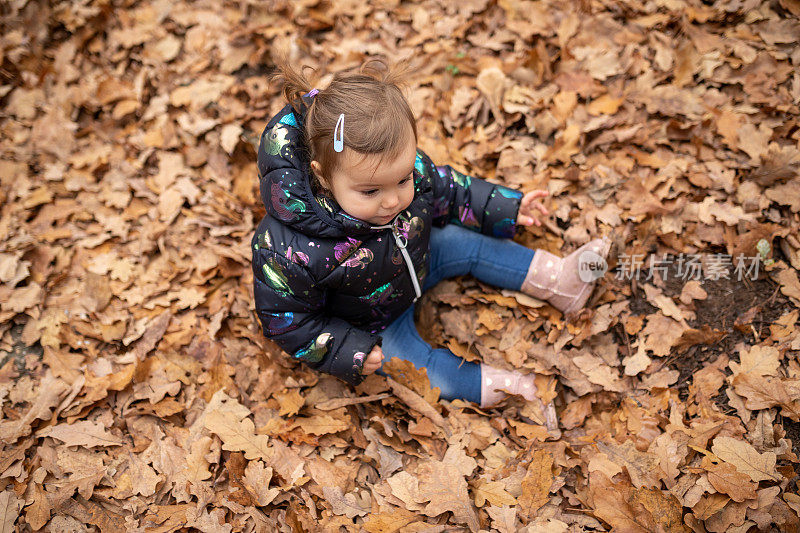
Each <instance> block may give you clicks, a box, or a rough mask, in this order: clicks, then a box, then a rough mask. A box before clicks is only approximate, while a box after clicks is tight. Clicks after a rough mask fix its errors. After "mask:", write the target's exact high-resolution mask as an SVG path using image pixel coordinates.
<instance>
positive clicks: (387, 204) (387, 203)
mask: <svg viewBox="0 0 800 533" xmlns="http://www.w3.org/2000/svg"><path fill="white" fill-rule="evenodd" d="M399 203H400V198H399V197H398V196H397V195H396V194H393V195H391V196H387V197H386V198H385V199H384V202H383V208H384V209H392V208H394V207H397V204H399Z"/></svg>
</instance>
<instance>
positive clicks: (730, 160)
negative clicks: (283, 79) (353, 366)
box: [0, 0, 800, 533]
mask: <svg viewBox="0 0 800 533" xmlns="http://www.w3.org/2000/svg"><path fill="white" fill-rule="evenodd" d="M799 16H800V3H799V2H798V1H797V0H770V1H760V0H717V1H714V2H701V1H699V0H657V1H654V2H637V1H624V2H621V1H616V0H581V1H580V2H577V3H564V2H555V1H554V0H543V1H530V0H523V1H519V2H511V1H509V0H499V1H498V2H489V1H488V0H469V1H463V2H435V1H425V2H420V3H407V2H406V3H400V2H398V1H396V0H387V1H383V2H369V3H367V2H349V1H348V2H318V1H317V0H309V1H304V2H285V1H281V0H278V1H273V2H255V1H249V0H244V1H231V0H228V1H224V2H211V1H208V0H201V1H198V2H194V3H185V2H171V1H168V0H155V1H141V2H138V1H135V0H130V1H126V2H108V1H105V0H80V1H76V2H67V1H60V2H59V1H53V2H42V1H25V0H12V1H10V2H6V4H5V5H4V6H3V9H2V19H1V20H2V25H3V31H2V34H1V35H2V36H1V37H0V43H2V47H1V48H0V51H1V52H0V63H1V64H2V69H0V79H1V80H2V85H0V98H2V103H3V112H2V117H0V121H1V122H2V128H1V129H0V143H1V144H0V147H2V155H1V156H0V356H2V358H0V450H2V451H1V452H0V481H1V482H0V531H39V530H42V531H101V532H116V531H160V532H168V531H180V530H187V529H189V530H199V531H203V532H234V531H235V532H250V531H287V532H288V531H301V530H305V531H320V530H325V531H340V530H346V531H368V532H375V533H377V532H395V531H398V532H421V531H426V532H433V531H455V530H459V531H461V530H469V531H472V532H477V531H479V530H496V531H501V532H512V531H529V532H534V531H535V532H552V533H560V532H566V531H570V532H578V531H604V530H610V529H613V530H615V531H621V532H644V531H670V532H672V531H696V532H731V533H745V532H752V531H798V529H800V518H798V515H799V514H800V497H798V496H797V479H798V476H797V471H796V468H797V463H798V461H799V460H798V453H800V449H799V447H798V444H800V359H799V358H798V353H800V329H798V314H799V313H800V282H799V281H798V270H799V269H800V240H798V228H800V176H799V175H798V168H799V167H800V149H799V147H800V128H798V116H799V115H800V113H798V104H800V69H799V68H798V66H799V65H800V47H798V46H797V42H798V37H800V22H799V21H798V17H799ZM281 47H288V49H289V50H291V53H292V54H293V57H295V58H296V59H297V61H298V62H301V61H302V62H305V63H308V64H313V65H316V66H318V67H320V69H321V72H322V73H323V74H325V77H324V78H323V80H321V83H320V86H321V87H324V85H325V81H326V80H327V79H329V76H330V74H331V73H332V72H335V71H337V70H339V69H342V68H345V67H351V66H354V65H357V64H359V63H360V62H361V61H362V60H363V59H365V58H366V57H368V56H371V55H384V56H388V57H389V58H392V59H400V58H404V57H411V56H417V57H419V58H424V61H423V63H424V65H423V67H422V69H421V71H420V73H419V74H418V76H417V77H415V78H414V79H413V80H411V86H410V90H409V91H408V95H409V100H410V102H411V104H412V107H413V109H414V111H415V114H416V115H417V117H419V131H420V138H421V147H422V148H423V149H424V150H425V151H426V152H427V153H428V154H430V155H431V157H432V158H433V160H434V161H436V162H437V163H450V164H452V165H454V166H455V167H457V168H460V169H463V170H465V171H467V172H469V173H472V174H474V175H478V176H482V177H485V178H487V179H489V180H492V181H496V182H502V183H505V184H507V185H509V186H512V187H515V188H519V189H521V190H523V191H528V190H532V189H536V188H547V189H548V190H549V191H550V193H551V198H550V199H549V200H548V201H549V205H548V207H549V208H550V211H551V212H553V213H554V217H553V218H552V219H550V220H549V221H548V222H547V224H546V227H542V228H533V229H527V230H526V231H525V232H524V233H523V234H522V235H521V236H520V237H519V238H518V240H519V241H520V242H522V243H524V244H526V245H527V246H530V247H532V248H541V249H547V250H550V251H552V252H554V253H560V254H563V253H568V252H569V251H570V250H571V249H574V248H575V247H577V246H578V245H580V244H581V243H584V242H586V241H588V240H589V239H591V238H593V237H594V236H597V235H600V234H603V233H606V232H607V231H608V230H609V229H610V228H612V227H613V228H615V229H616V230H617V231H618V241H619V242H618V244H619V245H620V248H619V250H620V253H621V254H625V256H620V257H619V258H612V260H613V259H619V261H618V263H619V264H618V265H617V270H614V271H612V272H609V273H607V274H606V276H605V278H604V279H603V280H602V284H601V287H600V288H599V290H598V291H597V296H596V297H595V298H594V301H593V302H592V304H591V306H590V307H589V308H588V309H587V310H585V311H584V312H583V313H582V315H581V316H579V317H577V319H576V320H574V321H565V319H564V317H562V316H561V315H560V314H559V313H558V312H557V311H555V310H554V309H553V308H552V307H550V306H548V305H544V304H542V303H541V302H538V301H535V300H533V299H531V298H526V297H525V296H524V295H522V294H520V293H516V292H513V291H502V290H497V289H495V288H492V287H488V286H486V285H483V284H482V283H480V282H478V281H476V280H475V279H473V278H469V277H463V278H459V279H455V280H447V281H445V282H443V283H441V284H440V285H439V286H437V287H436V288H435V289H434V290H432V291H430V292H429V293H428V294H426V296H425V299H424V301H423V302H421V303H422V305H421V306H419V307H420V311H421V316H420V326H421V329H422V330H423V331H424V333H425V335H426V336H427V337H428V338H429V339H430V340H432V341H434V342H437V343H440V344H441V345H447V346H449V347H450V348H451V349H452V350H453V351H454V352H456V353H458V354H459V355H462V356H463V357H465V358H467V359H470V360H484V361H486V362H488V363H490V364H494V365H499V366H506V367H508V368H513V367H516V368H521V369H525V370H530V371H536V372H539V373H541V374H542V376H543V377H542V379H541V380H540V383H539V384H540V387H539V388H540V390H541V391H543V395H544V396H545V397H546V398H555V401H556V405H557V407H558V410H559V413H560V417H561V421H562V428H563V429H564V432H563V435H562V437H561V438H560V439H558V440H554V441H551V440H545V438H546V437H547V434H546V432H545V431H544V428H543V427H542V425H541V424H540V422H541V419H540V418H539V415H538V413H537V412H535V410H534V409H533V408H532V407H531V406H529V405H526V404H525V403H524V402H523V401H522V400H521V398H510V399H508V400H507V401H506V402H505V403H504V404H501V405H500V406H499V407H497V408H495V409H494V410H491V411H486V412H484V411H481V410H479V409H477V408H476V406H475V404H469V403H465V402H461V401H453V402H447V401H441V400H439V391H438V389H434V390H431V388H430V383H429V382H428V379H427V374H426V373H425V371H424V370H417V369H414V368H413V367H411V366H409V365H408V364H406V363H403V362H402V361H400V360H399V359H393V360H391V361H389V362H387V363H386V365H385V370H386V371H387V372H389V373H390V374H391V376H392V378H388V379H387V378H383V377H381V376H376V375H372V376H369V377H368V378H367V379H366V380H365V382H364V383H362V384H361V385H359V386H358V387H357V388H355V389H352V388H350V387H348V386H346V385H345V384H344V383H343V382H341V381H339V380H337V379H335V378H332V377H331V376H327V375H321V374H319V373H317V372H315V371H312V370H309V369H308V368H307V367H305V366H302V365H298V364H295V363H294V362H293V361H291V360H290V359H288V358H286V357H285V356H284V355H282V354H281V353H280V351H279V350H278V349H277V348H276V347H275V346H274V345H273V344H271V343H270V342H269V341H267V340H265V339H264V338H263V337H262V335H261V333H260V330H259V327H258V324H257V321H256V317H255V315H254V312H253V302H252V296H251V294H252V274H251V271H250V264H249V261H250V252H249V240H250V237H251V235H252V232H253V229H254V224H255V223H256V222H257V221H258V220H259V219H260V217H261V216H262V215H263V213H264V210H263V207H262V206H260V205H259V204H260V200H259V199H258V194H257V193H258V184H257V178H256V168H255V150H254V143H255V142H257V139H258V136H259V134H260V133H261V130H262V129H263V126H264V124H265V123H266V120H268V118H269V117H271V116H272V114H274V113H275V112H276V111H277V110H278V109H280V107H282V105H283V102H281V101H280V99H279V98H277V91H276V89H275V88H274V87H273V88H269V87H268V86H267V85H266V81H265V80H266V75H267V74H268V73H269V71H270V67H271V57H272V54H273V53H274V51H275V50H278V49H279V48H281ZM765 242H766V243H767V244H768V245H769V246H768V247H766V248H764V247H763V244H764V243H765ZM759 243H761V244H760V245H759ZM681 253H683V254H684V255H686V256H689V255H693V256H694V258H695V259H696V265H695V266H696V267H697V269H698V270H697V272H698V273H699V274H700V275H699V277H696V278H695V279H686V278H681V277H680V276H679V272H678V271H677V270H675V265H674V264H672V265H666V266H664V268H658V269H655V270H653V269H649V270H648V267H651V266H660V265H662V266H663V263H660V262H659V261H663V258H664V257H665V254H673V255H677V254H681ZM738 254H743V255H744V256H747V257H754V258H756V259H757V260H756V262H755V265H757V266H758V267H759V271H758V272H757V273H755V274H754V275H752V276H750V275H748V276H745V277H744V278H743V279H736V276H735V273H734V270H733V266H734V265H732V264H726V263H725V261H724V258H725V257H726V256H727V257H735V256H737V255H738ZM634 257H635V258H638V259H639V260H640V261H641V263H642V265H643V268H642V273H641V275H635V276H630V277H626V276H625V275H624V272H623V270H624V269H622V268H621V267H624V266H625V260H626V259H631V258H634ZM727 267H730V268H729V269H728V268H727ZM648 272H650V274H652V275H649V274H648ZM728 273H729V275H728V276H727V277H726V276H725V275H723V274H728ZM620 274H622V275H620Z"/></svg>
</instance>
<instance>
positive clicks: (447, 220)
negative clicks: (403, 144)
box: [415, 149, 522, 238]
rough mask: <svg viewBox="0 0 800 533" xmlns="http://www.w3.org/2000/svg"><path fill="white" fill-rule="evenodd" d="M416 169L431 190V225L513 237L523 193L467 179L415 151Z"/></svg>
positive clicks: (471, 177)
mask: <svg viewBox="0 0 800 533" xmlns="http://www.w3.org/2000/svg"><path fill="white" fill-rule="evenodd" d="M415 168H416V170H417V171H418V172H420V173H421V174H423V175H424V176H425V177H427V178H429V179H430V181H431V185H432V187H433V196H434V203H433V224H434V225H436V226H439V227H441V226H444V225H445V224H456V225H459V226H463V227H465V228H468V229H471V230H473V231H476V232H478V233H483V234H485V235H491V236H493V237H501V238H512V237H513V236H514V234H515V233H516V231H517V214H518V212H519V205H520V201H521V200H522V193H520V192H519V191H515V190H513V189H509V188H508V187H504V186H502V185H495V184H493V183H489V182H488V181H486V180H484V179H481V178H476V177H473V176H467V175H466V174H462V173H461V172H459V171H457V170H456V169H454V168H453V167H451V166H450V165H444V166H437V165H435V164H434V163H433V161H431V159H430V158H429V157H428V155H427V154H426V153H425V152H423V151H422V150H420V149H417V161H416V164H415Z"/></svg>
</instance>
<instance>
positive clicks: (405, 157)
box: [311, 128, 417, 226]
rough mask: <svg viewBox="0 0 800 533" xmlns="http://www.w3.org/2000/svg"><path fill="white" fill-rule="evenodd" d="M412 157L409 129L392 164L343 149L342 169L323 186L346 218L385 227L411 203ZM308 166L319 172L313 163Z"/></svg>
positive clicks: (373, 156)
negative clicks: (399, 152) (326, 187)
mask: <svg viewBox="0 0 800 533" xmlns="http://www.w3.org/2000/svg"><path fill="white" fill-rule="evenodd" d="M416 157H417V146H416V143H415V142H414V135H413V133H411V129H410V128H409V136H408V141H407V142H406V146H405V147H404V148H403V151H402V153H401V154H400V156H399V157H398V158H397V159H395V160H394V161H383V163H379V161H378V159H379V157H378V154H371V155H368V156H366V157H364V155H363V154H359V153H357V152H355V151H353V150H351V149H349V148H347V147H345V149H344V152H343V160H342V165H341V167H340V168H339V169H338V170H337V171H336V172H334V173H333V176H332V177H331V178H332V179H331V183H329V184H326V185H327V186H328V188H329V189H330V191H331V193H332V194H333V197H334V198H335V199H336V201H337V202H338V203H339V205H340V206H341V207H342V209H343V210H344V211H345V212H347V214H349V215H350V216H353V217H355V218H358V219H361V220H364V221H366V222H369V223H370V224H373V225H376V226H381V225H385V224H388V223H389V222H391V221H392V219H394V217H395V216H396V215H397V214H398V213H400V212H401V211H403V210H404V209H405V208H407V207H408V206H409V205H410V204H411V201H412V200H413V199H414V174H413V172H414V162H415V161H416ZM362 158H364V159H363V161H362V160H361V159H362ZM311 165H312V166H313V167H314V169H315V170H316V171H317V172H319V164H318V163H317V162H316V161H312V163H311ZM373 172H374V175H373Z"/></svg>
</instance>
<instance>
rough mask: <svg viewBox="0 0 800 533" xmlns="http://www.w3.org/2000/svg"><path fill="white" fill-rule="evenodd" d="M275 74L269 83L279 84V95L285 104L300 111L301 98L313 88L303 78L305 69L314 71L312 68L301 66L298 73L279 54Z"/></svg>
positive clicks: (285, 57)
mask: <svg viewBox="0 0 800 533" xmlns="http://www.w3.org/2000/svg"><path fill="white" fill-rule="evenodd" d="M275 68H276V72H274V73H273V74H272V75H270V77H269V83H270V85H271V84H272V82H273V81H278V82H279V83H280V84H281V94H283V97H284V98H285V99H286V102H288V103H289V104H291V106H292V108H293V109H294V110H295V111H300V109H299V106H300V105H301V102H302V100H301V98H300V97H301V96H302V95H304V94H306V93H308V92H309V91H311V89H312V88H313V85H312V83H311V82H310V81H309V79H308V78H307V77H306V76H305V74H304V73H305V69H307V68H310V69H311V70H314V71H316V69H314V67H311V66H309V65H303V66H302V67H301V70H300V72H298V71H297V70H295V69H294V67H293V66H292V64H291V62H290V61H289V58H288V57H287V55H286V54H279V55H278V57H277V59H276V60H275Z"/></svg>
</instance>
